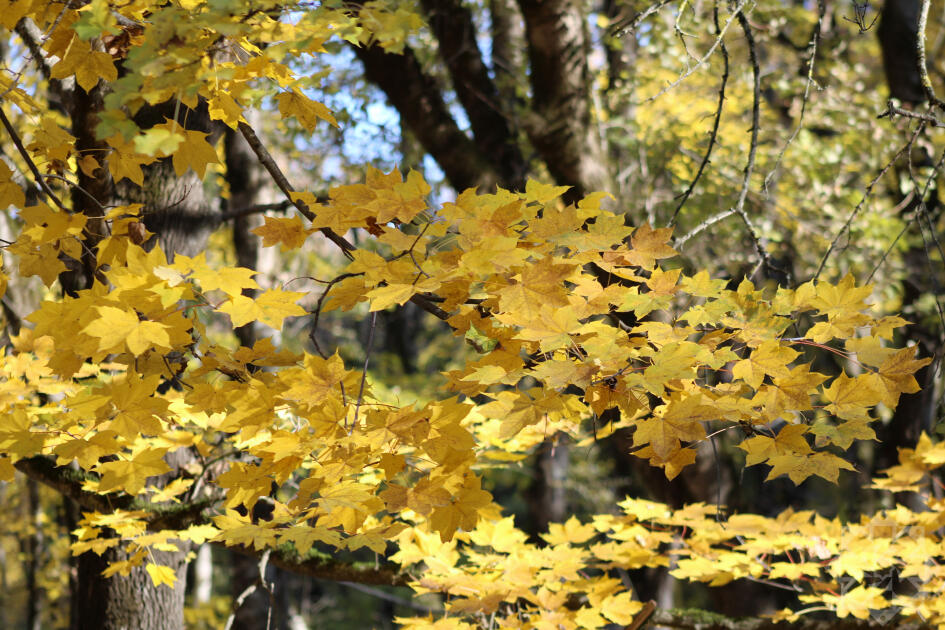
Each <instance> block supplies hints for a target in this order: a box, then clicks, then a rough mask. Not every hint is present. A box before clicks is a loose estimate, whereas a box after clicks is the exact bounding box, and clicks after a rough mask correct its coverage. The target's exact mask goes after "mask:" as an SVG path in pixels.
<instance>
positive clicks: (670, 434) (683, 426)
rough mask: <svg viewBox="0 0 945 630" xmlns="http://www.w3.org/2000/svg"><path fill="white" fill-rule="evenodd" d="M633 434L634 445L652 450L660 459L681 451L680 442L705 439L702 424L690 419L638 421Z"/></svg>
mask: <svg viewBox="0 0 945 630" xmlns="http://www.w3.org/2000/svg"><path fill="white" fill-rule="evenodd" d="M636 427H637V428H636V431H634V433H633V445H634V446H645V445H647V444H649V446H650V448H651V449H653V452H654V453H655V454H656V456H657V457H659V458H660V459H664V460H665V459H669V458H670V457H672V455H673V453H674V452H675V451H676V450H678V449H679V447H680V441H687V442H690V441H693V440H701V439H702V438H704V437H705V427H703V426H702V423H700V422H698V421H695V420H691V419H689V418H676V419H673V418H671V419H670V420H666V418H659V417H657V418H650V419H648V420H638V421H637V422H636Z"/></svg>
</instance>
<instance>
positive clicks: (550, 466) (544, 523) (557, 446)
mask: <svg viewBox="0 0 945 630" xmlns="http://www.w3.org/2000/svg"><path fill="white" fill-rule="evenodd" d="M570 450H571V449H570V445H569V444H568V442H567V438H566V437H565V436H561V439H558V440H556V441H555V440H552V439H548V440H545V441H544V442H543V443H542V444H541V446H539V447H538V451H537V452H536V453H535V463H534V465H533V471H534V476H535V477H534V481H532V484H531V487H529V489H528V507H529V510H528V516H529V519H530V520H531V523H530V527H529V528H528V529H529V532H528V533H529V534H531V536H532V538H533V539H535V540H536V541H537V540H538V534H542V533H544V532H547V531H548V524H549V523H563V522H564V521H566V520H567V518H568V497H567V493H566V492H565V481H566V480H567V477H568V467H569V466H568V464H569V462H568V454H569V452H570Z"/></svg>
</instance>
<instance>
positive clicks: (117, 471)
mask: <svg viewBox="0 0 945 630" xmlns="http://www.w3.org/2000/svg"><path fill="white" fill-rule="evenodd" d="M166 452H167V449H166V448H144V449H142V450H141V451H139V452H138V453H135V454H133V455H132V456H131V457H128V458H126V459H119V460H116V461H111V462H104V463H101V464H99V465H98V466H96V467H95V472H97V473H99V474H100V475H102V480H101V482H100V485H99V488H98V491H99V492H102V493H105V492H111V491H114V490H123V491H125V492H127V493H128V494H130V495H132V496H134V495H136V494H138V493H139V492H140V491H141V490H142V489H143V488H144V484H145V481H147V479H148V477H153V476H154V475H161V474H163V473H166V472H168V471H169V470H170V469H171V468H170V466H168V465H167V462H165V461H164V454H165V453H166Z"/></svg>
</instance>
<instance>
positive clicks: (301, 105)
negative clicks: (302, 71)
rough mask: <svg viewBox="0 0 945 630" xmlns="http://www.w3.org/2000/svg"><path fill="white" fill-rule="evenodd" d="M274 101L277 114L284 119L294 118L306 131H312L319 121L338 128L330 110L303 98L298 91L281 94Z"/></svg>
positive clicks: (307, 98) (305, 97)
mask: <svg viewBox="0 0 945 630" xmlns="http://www.w3.org/2000/svg"><path fill="white" fill-rule="evenodd" d="M276 100H277V101H278V102H279V113H280V114H282V116H283V117H284V118H285V117H289V116H294V117H295V118H296V119H297V120H298V121H299V122H300V123H302V126H303V127H305V128H306V129H307V130H308V131H314V130H315V125H316V123H317V122H318V121H319V120H324V121H326V122H327V123H329V124H331V125H332V126H334V127H337V126H338V121H336V120H335V117H334V116H332V115H331V110H329V109H328V108H327V107H325V106H324V105H322V104H321V103H319V102H317V101H313V100H312V99H310V98H309V97H307V96H305V95H304V94H302V93H301V92H300V91H299V90H298V89H293V90H292V91H291V92H282V93H280V94H279V95H278V96H276Z"/></svg>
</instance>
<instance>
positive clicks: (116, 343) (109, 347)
mask: <svg viewBox="0 0 945 630" xmlns="http://www.w3.org/2000/svg"><path fill="white" fill-rule="evenodd" d="M95 308H96V310H97V311H98V319H96V320H94V321H93V322H92V323H91V324H89V325H88V326H86V327H85V328H83V329H82V333H83V334H85V335H88V336H90V337H95V338H97V339H98V349H99V351H101V352H121V351H122V350H123V349H124V348H125V347H127V348H128V351H129V352H131V354H133V355H135V356H139V355H141V354H144V352H145V350H147V349H148V348H151V347H156V348H159V349H164V350H170V349H171V338H170V336H169V335H168V330H169V329H170V326H167V325H166V324H162V323H160V322H151V321H147V320H142V319H141V318H140V317H138V314H137V313H135V312H134V311H130V310H125V309H121V308H116V307H114V306H97V307H95Z"/></svg>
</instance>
